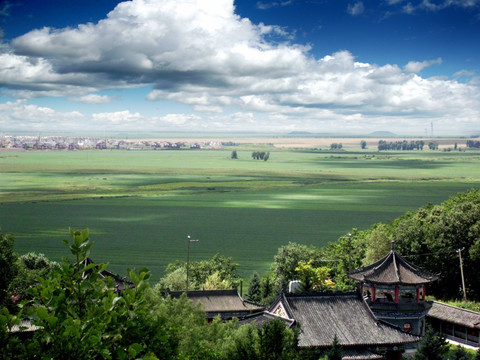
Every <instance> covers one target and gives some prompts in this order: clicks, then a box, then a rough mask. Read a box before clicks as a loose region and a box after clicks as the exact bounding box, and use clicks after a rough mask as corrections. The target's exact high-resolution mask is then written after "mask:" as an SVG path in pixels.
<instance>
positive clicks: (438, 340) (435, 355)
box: [414, 328, 448, 360]
mask: <svg viewBox="0 0 480 360" xmlns="http://www.w3.org/2000/svg"><path fill="white" fill-rule="evenodd" d="M447 352H448V343H447V341H446V340H445V338H444V337H443V335H441V334H439V333H437V332H435V331H434V330H433V329H431V328H429V329H427V331H426V332H425V336H424V337H423V339H422V341H421V342H420V344H419V345H418V349H417V352H416V353H415V356H414V360H443V359H444V357H445V355H446V354H447Z"/></svg>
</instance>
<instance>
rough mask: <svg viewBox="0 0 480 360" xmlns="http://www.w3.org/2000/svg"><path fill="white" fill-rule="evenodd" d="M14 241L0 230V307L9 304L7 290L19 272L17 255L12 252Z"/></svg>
mask: <svg viewBox="0 0 480 360" xmlns="http://www.w3.org/2000/svg"><path fill="white" fill-rule="evenodd" d="M14 241H15V238H14V237H13V236H12V235H10V234H3V233H2V230H1V229H0V306H6V305H7V304H8V305H10V304H11V299H10V298H9V296H10V295H12V294H11V293H10V292H9V288H10V285H11V282H12V281H13V280H14V279H15V277H16V276H17V274H18V271H19V263H18V255H17V254H16V253H15V252H14V251H13V244H14ZM14 295H16V294H14Z"/></svg>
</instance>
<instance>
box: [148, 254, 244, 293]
mask: <svg viewBox="0 0 480 360" xmlns="http://www.w3.org/2000/svg"><path fill="white" fill-rule="evenodd" d="M237 266H238V264H236V263H234V262H233V261H232V258H231V257H227V256H223V255H220V254H215V255H214V256H213V257H212V258H211V259H209V260H200V261H191V262H190V267H189V279H188V281H189V289H202V288H205V289H207V288H212V287H215V286H219V288H221V289H227V288H230V289H231V288H232V287H234V286H236V285H237V284H238V283H239V281H240V276H239V275H238V274H237V270H236V269H237ZM186 269H187V263H186V262H181V261H177V262H175V263H171V264H169V265H168V266H167V269H166V274H165V276H164V277H163V278H162V279H160V281H159V282H158V284H157V285H156V287H157V289H158V290H160V291H162V292H165V290H166V289H167V288H169V289H170V290H184V289H185V287H186V274H187V270H186Z"/></svg>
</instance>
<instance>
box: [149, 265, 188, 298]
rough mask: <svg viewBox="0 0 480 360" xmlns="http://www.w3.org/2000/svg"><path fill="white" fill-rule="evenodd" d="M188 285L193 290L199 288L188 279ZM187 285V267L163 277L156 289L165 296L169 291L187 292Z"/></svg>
mask: <svg viewBox="0 0 480 360" xmlns="http://www.w3.org/2000/svg"><path fill="white" fill-rule="evenodd" d="M188 283H189V284H188V285H189V288H191V289H195V288H196V287H197V285H196V284H195V282H194V281H192V280H191V279H188ZM186 284H187V269H186V268H185V267H179V268H177V269H175V270H173V271H170V272H169V273H167V274H166V275H165V276H164V277H162V278H161V279H160V281H159V282H158V283H157V284H156V285H155V287H154V288H155V290H157V291H160V292H161V293H162V294H163V293H165V292H166V291H167V289H169V290H172V291H179V290H185V287H186Z"/></svg>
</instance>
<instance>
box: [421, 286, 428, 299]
mask: <svg viewBox="0 0 480 360" xmlns="http://www.w3.org/2000/svg"><path fill="white" fill-rule="evenodd" d="M426 292H427V287H426V286H425V285H423V299H422V300H423V301H425V295H426V294H425V293H426Z"/></svg>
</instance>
